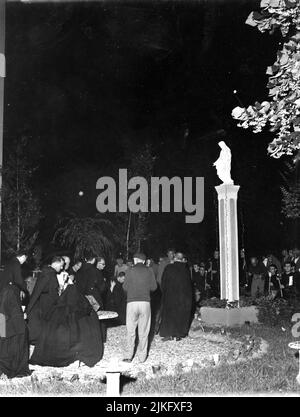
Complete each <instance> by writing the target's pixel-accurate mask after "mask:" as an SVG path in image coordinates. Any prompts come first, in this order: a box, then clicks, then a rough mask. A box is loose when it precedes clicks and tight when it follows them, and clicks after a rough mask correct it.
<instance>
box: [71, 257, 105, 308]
mask: <svg viewBox="0 0 300 417" xmlns="http://www.w3.org/2000/svg"><path fill="white" fill-rule="evenodd" d="M75 284H76V287H77V289H78V291H79V292H80V293H81V294H82V295H92V296H93V297H94V298H95V300H96V301H97V302H98V304H99V305H100V308H103V298H104V297H103V296H104V293H105V290H106V286H105V281H104V277H103V274H102V272H101V271H100V270H99V269H97V268H96V267H95V266H94V265H92V264H90V263H84V264H83V265H82V267H81V268H80V269H79V271H78V272H77V274H76V277H75Z"/></svg>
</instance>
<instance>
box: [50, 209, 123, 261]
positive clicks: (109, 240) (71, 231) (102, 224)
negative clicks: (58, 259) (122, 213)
mask: <svg viewBox="0 0 300 417" xmlns="http://www.w3.org/2000/svg"><path fill="white" fill-rule="evenodd" d="M115 238H116V234H115V230H114V227H113V225H112V223H111V222H110V221H109V220H107V219H103V218H99V217H97V216H96V217H95V218H92V217H85V218H80V217H76V216H73V217H69V218H64V219H62V220H61V222H60V225H59V227H58V228H57V230H56V232H55V233H54V237H53V241H54V242H58V243H60V244H61V245H62V246H64V247H67V248H68V249H71V250H73V251H74V256H75V257H76V258H84V257H85V255H86V254H87V253H88V254H93V255H94V256H106V257H111V255H112V252H113V242H114V239H115Z"/></svg>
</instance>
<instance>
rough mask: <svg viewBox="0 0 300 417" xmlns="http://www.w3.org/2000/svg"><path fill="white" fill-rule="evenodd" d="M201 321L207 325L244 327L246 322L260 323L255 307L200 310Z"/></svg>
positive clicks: (203, 308) (202, 308) (204, 308)
mask: <svg viewBox="0 0 300 417" xmlns="http://www.w3.org/2000/svg"><path fill="white" fill-rule="evenodd" d="M200 314H201V321H202V322H203V323H205V324H206V325H218V326H225V327H226V326H228V327H230V326H231V327H232V326H242V325H244V324H245V322H248V323H258V318H257V315H258V310H257V308H256V307H255V306H249V307H241V308H230V309H228V308H214V307H201V308H200Z"/></svg>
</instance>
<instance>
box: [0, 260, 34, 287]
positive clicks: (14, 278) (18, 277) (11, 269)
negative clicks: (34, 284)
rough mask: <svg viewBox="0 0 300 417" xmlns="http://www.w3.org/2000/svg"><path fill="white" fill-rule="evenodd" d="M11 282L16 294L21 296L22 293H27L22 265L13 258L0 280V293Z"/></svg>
mask: <svg viewBox="0 0 300 417" xmlns="http://www.w3.org/2000/svg"><path fill="white" fill-rule="evenodd" d="M10 282H11V283H12V284H14V287H13V289H14V290H15V291H16V294H17V293H19V295H20V291H24V292H25V293H26V292H27V286H26V282H25V280H24V279H23V277H22V271H21V264H20V262H19V260H18V259H17V258H13V259H12V260H11V261H10V262H8V264H7V265H5V267H4V271H3V272H2V274H1V278H0V292H1V290H2V289H3V288H4V287H5V286H6V285H8V284H9V283H10Z"/></svg>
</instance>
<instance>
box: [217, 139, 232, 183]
mask: <svg viewBox="0 0 300 417" xmlns="http://www.w3.org/2000/svg"><path fill="white" fill-rule="evenodd" d="M218 145H219V146H220V148H221V152H220V156H219V158H218V159H217V160H216V162H214V164H213V166H215V167H216V170H217V175H218V177H219V178H220V180H221V181H222V182H223V184H233V180H232V178H231V173H230V171H231V151H230V148H228V146H227V145H226V143H225V142H223V141H221V142H219V143H218Z"/></svg>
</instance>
